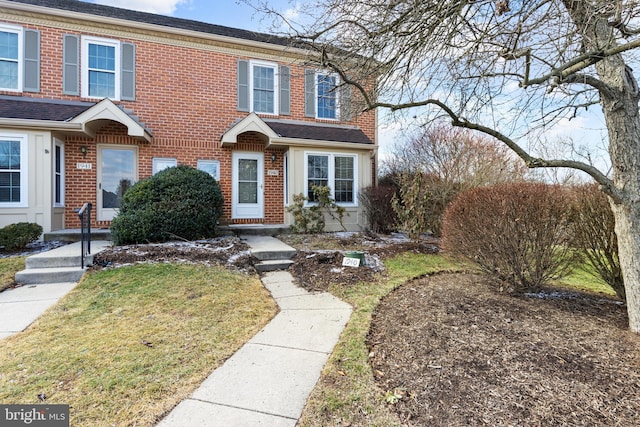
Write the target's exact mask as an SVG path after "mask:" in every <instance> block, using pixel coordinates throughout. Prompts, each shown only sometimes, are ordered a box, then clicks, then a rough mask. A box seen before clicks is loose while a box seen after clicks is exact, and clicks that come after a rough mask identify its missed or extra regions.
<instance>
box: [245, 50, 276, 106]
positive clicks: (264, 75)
mask: <svg viewBox="0 0 640 427" xmlns="http://www.w3.org/2000/svg"><path fill="white" fill-rule="evenodd" d="M277 77H278V65H277V64H273V63H270V62H261V61H251V75H250V82H251V91H250V93H251V107H252V109H251V111H253V112H255V113H264V114H278V109H277V105H278V79H277Z"/></svg>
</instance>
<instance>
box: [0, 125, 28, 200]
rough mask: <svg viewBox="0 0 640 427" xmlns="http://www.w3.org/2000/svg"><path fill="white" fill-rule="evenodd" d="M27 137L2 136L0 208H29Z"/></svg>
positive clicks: (0, 145) (0, 148)
mask: <svg viewBox="0 0 640 427" xmlns="http://www.w3.org/2000/svg"><path fill="white" fill-rule="evenodd" d="M27 188H28V187H27V137H26V136H24V135H0V206H5V207H13V206H19V207H21V206H27Z"/></svg>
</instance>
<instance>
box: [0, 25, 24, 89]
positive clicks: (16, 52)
mask: <svg viewBox="0 0 640 427" xmlns="http://www.w3.org/2000/svg"><path fill="white" fill-rule="evenodd" d="M22 37H23V34H22V28H21V27H15V26H12V25H5V24H2V25H0V89H2V90H7V91H15V92H20V91H22V58H23V54H24V53H23V49H22Z"/></svg>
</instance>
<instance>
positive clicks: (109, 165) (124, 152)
mask: <svg viewBox="0 0 640 427" xmlns="http://www.w3.org/2000/svg"><path fill="white" fill-rule="evenodd" d="M137 180H138V151H137V148H136V147H127V146H102V147H98V209H97V217H98V221H111V220H112V219H113V217H114V216H115V215H116V214H117V212H118V209H119V208H120V204H121V203H122V195H123V194H124V193H125V191H127V190H128V189H129V187H131V186H132V185H133V184H134V183H135V182H136V181H137Z"/></svg>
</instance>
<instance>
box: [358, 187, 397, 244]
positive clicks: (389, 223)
mask: <svg viewBox="0 0 640 427" xmlns="http://www.w3.org/2000/svg"><path fill="white" fill-rule="evenodd" d="M396 191H397V189H396V187H393V186H377V187H367V188H364V189H363V190H362V191H361V192H360V194H359V196H358V198H359V199H360V203H361V204H362V207H363V208H364V213H365V215H366V217H367V223H368V224H369V228H370V229H371V231H373V232H374V233H390V232H392V231H393V230H394V229H395V224H396V221H397V216H396V214H395V212H394V210H393V207H392V205H391V203H392V200H393V197H394V195H395V194H396Z"/></svg>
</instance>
